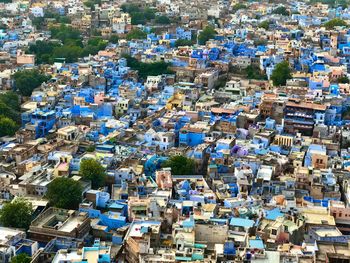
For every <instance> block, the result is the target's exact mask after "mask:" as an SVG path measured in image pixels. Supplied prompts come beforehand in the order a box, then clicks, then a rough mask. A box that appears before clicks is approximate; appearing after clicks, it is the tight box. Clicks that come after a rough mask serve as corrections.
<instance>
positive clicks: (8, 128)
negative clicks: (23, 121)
mask: <svg viewBox="0 0 350 263" xmlns="http://www.w3.org/2000/svg"><path fill="white" fill-rule="evenodd" d="M17 130H18V126H17V124H16V122H14V121H13V120H11V119H10V118H7V117H5V116H2V115H0V137H2V136H7V135H9V136H13V135H14V134H15V133H16V131H17Z"/></svg>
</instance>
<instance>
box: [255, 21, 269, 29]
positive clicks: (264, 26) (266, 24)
mask: <svg viewBox="0 0 350 263" xmlns="http://www.w3.org/2000/svg"><path fill="white" fill-rule="evenodd" d="M270 24H271V21H269V20H265V21H263V22H261V23H260V24H259V25H258V27H260V28H264V29H265V30H268V29H269V27H270Z"/></svg>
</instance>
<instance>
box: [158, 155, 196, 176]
mask: <svg viewBox="0 0 350 263" xmlns="http://www.w3.org/2000/svg"><path fill="white" fill-rule="evenodd" d="M162 167H164V168H165V167H170V168H171V174H174V175H190V174H194V172H195V170H194V169H195V165H194V161H193V159H190V158H187V157H185V156H182V155H174V156H171V157H170V158H169V159H168V160H166V161H165V162H164V163H163V164H162Z"/></svg>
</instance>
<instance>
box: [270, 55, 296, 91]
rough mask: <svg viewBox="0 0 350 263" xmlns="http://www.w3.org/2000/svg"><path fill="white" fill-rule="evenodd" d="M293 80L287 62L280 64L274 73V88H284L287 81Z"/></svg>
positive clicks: (272, 77) (272, 78) (272, 76)
mask: <svg viewBox="0 0 350 263" xmlns="http://www.w3.org/2000/svg"><path fill="white" fill-rule="evenodd" d="M291 78H292V75H291V70H290V67H289V64H288V62H287V61H283V62H281V63H278V64H277V65H276V67H275V69H274V70H273V71H272V75H271V80H272V82H273V85H274V86H284V85H286V81H287V79H291Z"/></svg>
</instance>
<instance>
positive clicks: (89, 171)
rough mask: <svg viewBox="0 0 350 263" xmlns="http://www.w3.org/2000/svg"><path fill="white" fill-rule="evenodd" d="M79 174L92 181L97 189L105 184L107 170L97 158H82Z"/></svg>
mask: <svg viewBox="0 0 350 263" xmlns="http://www.w3.org/2000/svg"><path fill="white" fill-rule="evenodd" d="M79 174H80V175H81V176H82V177H83V178H85V179H86V180H90V181H91V185H92V188H93V189H97V188H99V187H102V186H104V185H105V180H106V170H105V168H104V167H103V166H102V165H101V164H100V163H99V162H98V161H97V160H94V159H84V160H82V161H81V163H80V172H79Z"/></svg>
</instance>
